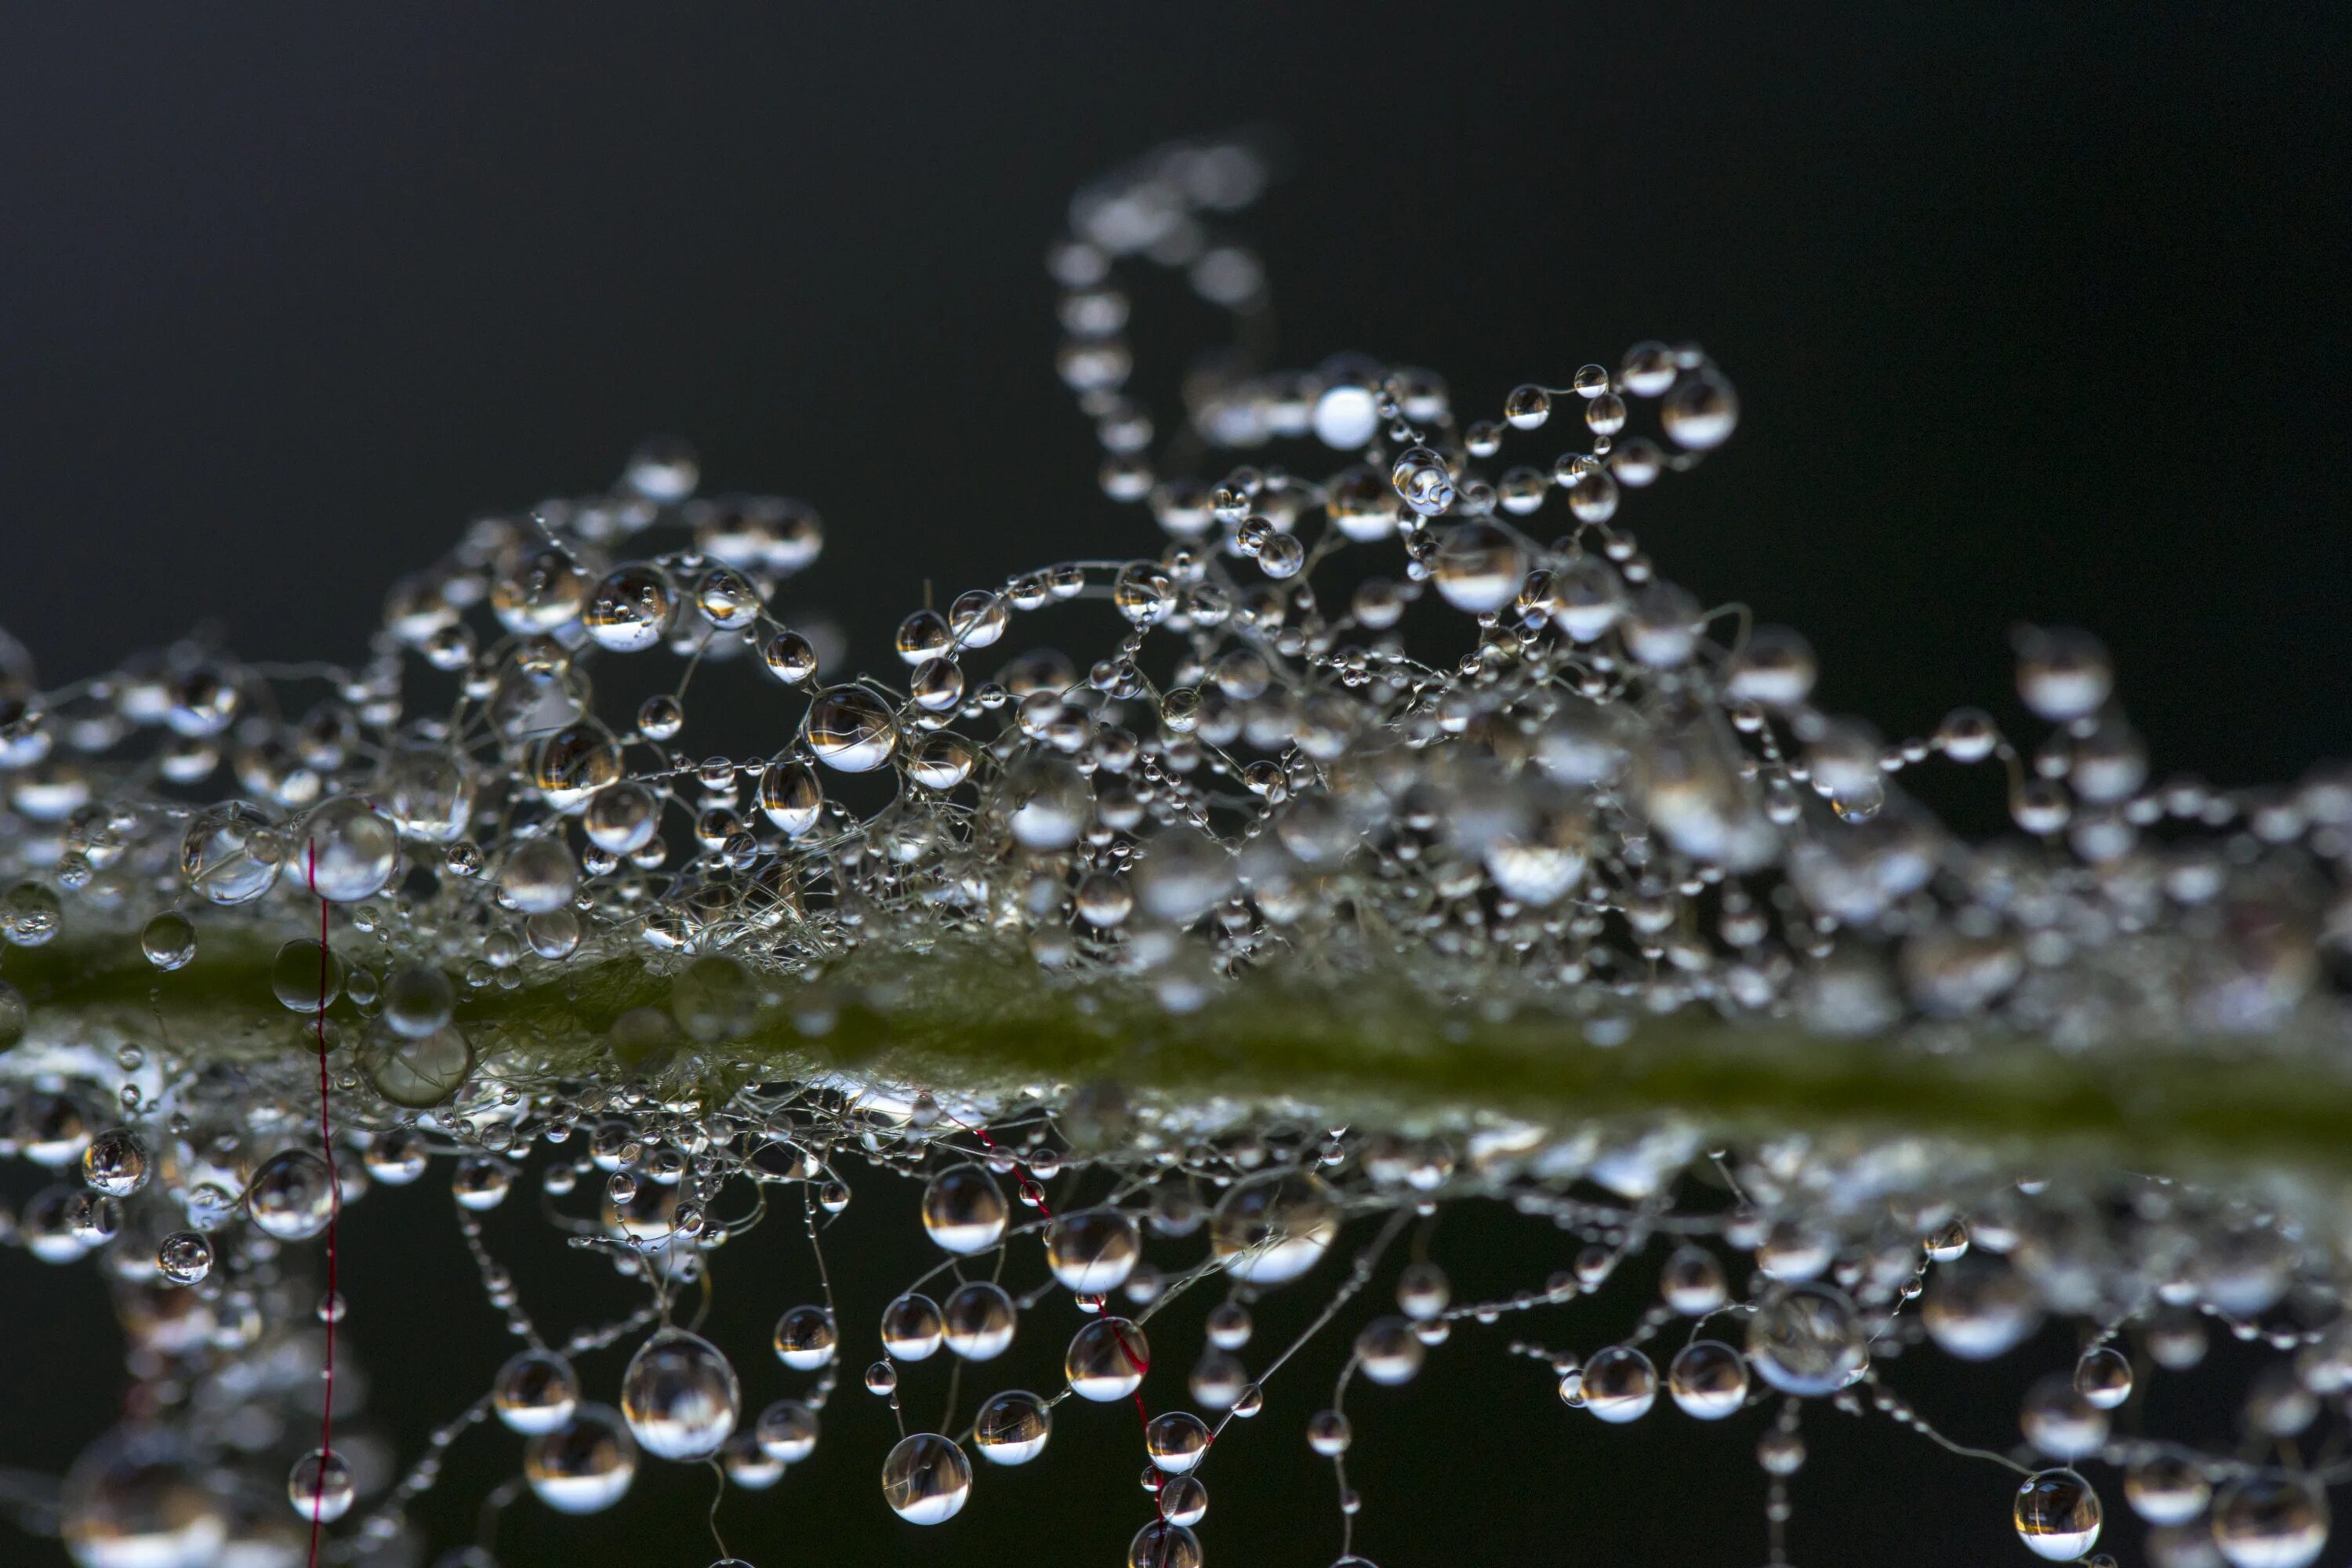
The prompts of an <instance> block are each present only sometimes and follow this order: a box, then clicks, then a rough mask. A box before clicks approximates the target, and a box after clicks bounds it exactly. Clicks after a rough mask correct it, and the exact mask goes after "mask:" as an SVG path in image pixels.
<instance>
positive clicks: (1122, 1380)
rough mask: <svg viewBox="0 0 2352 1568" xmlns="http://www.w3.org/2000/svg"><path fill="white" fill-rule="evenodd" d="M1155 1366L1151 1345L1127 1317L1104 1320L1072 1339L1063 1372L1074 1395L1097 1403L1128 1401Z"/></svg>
mask: <svg viewBox="0 0 2352 1568" xmlns="http://www.w3.org/2000/svg"><path fill="white" fill-rule="evenodd" d="M1150 1364H1151V1342H1150V1341H1149V1340H1147V1339H1145V1338H1144V1335H1143V1331H1142V1330H1141V1329H1139V1328H1138V1327H1136V1326H1135V1325H1134V1324H1133V1323H1131V1322H1129V1321H1127V1320H1126V1319H1125V1318H1114V1317H1108V1316H1106V1317H1100V1318H1097V1319H1095V1320H1094V1321H1092V1322H1090V1323H1087V1324H1086V1325H1084V1326H1083V1327H1081V1328H1080V1329H1079V1330H1078V1331H1077V1332H1076V1334H1074V1335H1072V1336H1071V1338H1070V1348H1069V1351H1068V1352H1067V1353H1066V1354H1065V1355H1064V1356H1063V1358H1062V1373H1063V1375H1064V1376H1066V1377H1067V1378H1068V1379H1069V1382H1070V1392H1071V1393H1073V1394H1076V1395H1077V1396H1078V1397H1079V1398H1081V1399H1091V1400H1094V1401H1096V1402H1097V1403H1102V1402H1107V1401H1109V1400H1113V1399H1125V1398H1126V1397H1127V1396H1128V1395H1129V1394H1133V1393H1134V1392H1135V1390H1136V1386H1137V1385H1138V1384H1140V1383H1141V1382H1142V1381H1143V1373H1144V1369H1145V1368H1146V1367H1149V1366H1150Z"/></svg>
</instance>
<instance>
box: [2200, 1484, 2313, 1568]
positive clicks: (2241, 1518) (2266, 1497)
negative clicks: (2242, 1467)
mask: <svg viewBox="0 0 2352 1568" xmlns="http://www.w3.org/2000/svg"><path fill="white" fill-rule="evenodd" d="M2327 1525H2328V1511H2327V1494H2326V1492H2324V1491H2322V1490H2321V1489H2320V1487H2319V1483H2318V1482H2317V1481H2316V1480H2315V1479H2313V1478H2311V1477H2309V1476H2291V1475H2279V1474H2276V1473H2274V1472H2268V1471H2265V1472H2263V1473H2261V1474H2257V1475H2252V1476H2240V1477H2236V1478H2234V1479H2231V1480H2230V1481H2228V1482H2227V1483H2225V1484H2224V1485H2223V1486H2222V1487H2221V1490H2220V1491H2219V1492H2217V1493H2215V1494H2214V1498H2213V1544H2214V1545H2215V1546H2217V1547H2219V1548H2221V1556H2222V1557H2223V1559H2224V1560H2225V1561H2227V1562H2228V1563H2229V1564H2230V1568H2309V1565H2310V1564H2311V1563H2314V1562H2315V1561H2317V1560H2318V1557H2319V1553H2320V1551H2321V1549H2322V1548H2324V1547H2325V1546H2326V1544H2327Z"/></svg>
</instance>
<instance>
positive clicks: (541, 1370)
mask: <svg viewBox="0 0 2352 1568" xmlns="http://www.w3.org/2000/svg"><path fill="white" fill-rule="evenodd" d="M490 1399H491V1404H492V1405H493V1407H494V1408H496V1409H497V1411H498V1413H499V1420H500V1421H502V1422H504V1423H505V1424H506V1426H507V1429H508V1430H509V1431H510V1432H520V1433H521V1434H522V1435H523V1436H527V1437H530V1436H538V1435H540V1434H541V1433H543V1432H552V1431H554V1430H555V1429H556V1428H557V1427H559V1426H562V1425H563V1424H564V1423H565V1422H567V1421H569V1420H571V1419H572V1412H573V1411H574V1410H576V1409H578V1408H579V1405H580V1379H579V1377H578V1376H577V1375H576V1374H575V1373H573V1372H572V1363H570V1362H568V1361H566V1360H564V1359H563V1358H562V1356H560V1355H557V1354H555V1353H554V1352H551V1351H539V1350H532V1351H524V1352H521V1353H520V1354H519V1355H516V1356H514V1357H513V1358H512V1359H510V1360H509V1361H508V1363H506V1364H505V1365H504V1366H502V1367H500V1368H499V1375H498V1377H497V1380H496V1381H495V1382H493V1383H492V1384H491V1385H490Z"/></svg>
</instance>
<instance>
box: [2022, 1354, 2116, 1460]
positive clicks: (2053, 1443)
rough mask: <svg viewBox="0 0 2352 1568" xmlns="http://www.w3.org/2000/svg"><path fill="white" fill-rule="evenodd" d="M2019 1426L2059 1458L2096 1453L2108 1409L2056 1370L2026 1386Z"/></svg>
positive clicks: (2033, 1441)
mask: <svg viewBox="0 0 2352 1568" xmlns="http://www.w3.org/2000/svg"><path fill="white" fill-rule="evenodd" d="M2018 1426H2019V1427H2020V1429H2021V1430H2022V1431H2023V1432H2024V1434H2025V1440H2026V1441H2027V1442H2029V1443H2031V1444H2032V1445H2033V1446H2034V1447H2036V1448H2038V1449H2040V1450H2041V1451H2042V1453H2044V1454H2047V1455H2048V1456H2049V1457H2050V1458H2053V1459H2057V1460H2060V1461H2062V1462H2066V1461H2072V1460H2074V1459H2079V1458H2084V1456H2086V1455H2089V1454H2094V1453H2096V1452H2097V1451H2098V1449H2099V1447H2100V1445H2102V1444H2104V1443H2105V1441H2106V1440H2107V1413H2106V1412H2105V1411H2104V1410H2102V1409H2100V1408H2099V1407H2098V1406H2097V1405H2094V1404H2092V1403H2091V1402H2090V1401H2089V1400H2087V1399H2085V1398H2084V1397H2083V1396H2082V1395H2081V1394H2077V1393H2076V1392H2075V1391H2074V1385H2073V1384H2072V1383H2070V1382H2069V1381H2068V1380H2067V1379H2066V1378H2065V1377H2063V1376H2062V1375H2061V1374H2059V1373H2051V1374H2050V1375H2049V1376H2047V1377H2043V1378H2039V1379H2037V1380H2036V1381H2035V1382H2034V1384H2033V1385H2032V1387H2031V1388H2029V1389H2027V1390H2026V1392H2025V1404H2024V1406H2023V1408H2022V1409H2021V1411H2020V1413H2019V1415H2018Z"/></svg>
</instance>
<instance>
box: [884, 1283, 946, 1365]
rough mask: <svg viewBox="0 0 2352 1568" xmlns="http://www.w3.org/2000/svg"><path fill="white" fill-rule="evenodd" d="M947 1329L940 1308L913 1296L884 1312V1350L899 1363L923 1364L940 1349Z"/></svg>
mask: <svg viewBox="0 0 2352 1568" xmlns="http://www.w3.org/2000/svg"><path fill="white" fill-rule="evenodd" d="M945 1332H946V1325H945V1324H944V1323H942V1322H941V1321H940V1304H939V1303H938V1302H937V1301H934V1300H931V1299H930V1298H929V1296H924V1295H919V1294H915V1293H913V1292H909V1293H908V1294H907V1295H904V1296H901V1297H899V1298H898V1300H894V1301H892V1302H891V1303H890V1304H889V1305H888V1306H887V1307H885V1308H883V1309H882V1348H883V1349H884V1350H885V1351H887V1352H889V1353H890V1354H891V1355H892V1356H893V1357H894V1358H896V1359H897V1360H899V1361H923V1360H926V1359H928V1358H929V1356H930V1355H931V1353H932V1352H935V1351H937V1350H938V1349H939V1348H940V1339H941V1337H942V1336H943V1335H944V1334H945Z"/></svg>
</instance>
